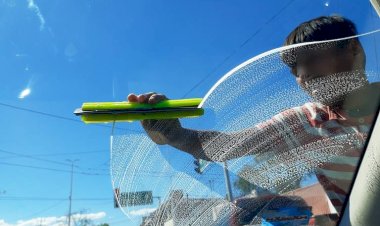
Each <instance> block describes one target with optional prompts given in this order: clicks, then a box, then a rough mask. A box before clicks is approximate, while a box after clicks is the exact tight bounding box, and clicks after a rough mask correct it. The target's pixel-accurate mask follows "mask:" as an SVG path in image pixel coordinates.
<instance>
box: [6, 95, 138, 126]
mask: <svg viewBox="0 0 380 226" xmlns="http://www.w3.org/2000/svg"><path fill="white" fill-rule="evenodd" d="M0 106H3V107H7V108H12V109H15V110H20V111H25V112H30V113H34V114H39V115H43V116H47V117H51V118H56V119H61V120H66V121H70V122H76V123H83V122H82V121H81V120H78V119H73V118H69V117H65V116H61V115H56V114H51V113H47V112H42V111H36V110H32V109H29V108H23V107H18V106H14V105H11V104H6V103H1V102H0ZM92 125H93V126H98V127H106V128H112V126H109V125H103V124H92ZM114 128H115V129H117V130H126V131H130V132H135V133H142V131H138V130H131V129H124V128H120V127H114Z"/></svg>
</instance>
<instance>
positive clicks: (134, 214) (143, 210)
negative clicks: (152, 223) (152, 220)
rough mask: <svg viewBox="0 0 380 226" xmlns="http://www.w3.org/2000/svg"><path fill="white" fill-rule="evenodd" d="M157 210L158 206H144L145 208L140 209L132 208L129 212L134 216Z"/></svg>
mask: <svg viewBox="0 0 380 226" xmlns="http://www.w3.org/2000/svg"><path fill="white" fill-rule="evenodd" d="M155 210H156V208H144V209H139V210H132V211H130V212H129V214H130V215H133V216H144V215H147V214H149V213H151V212H153V211H155Z"/></svg>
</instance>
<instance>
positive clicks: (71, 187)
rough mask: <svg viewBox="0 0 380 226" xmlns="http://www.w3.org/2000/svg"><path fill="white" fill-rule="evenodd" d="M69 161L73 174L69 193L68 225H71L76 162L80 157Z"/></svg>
mask: <svg viewBox="0 0 380 226" xmlns="http://www.w3.org/2000/svg"><path fill="white" fill-rule="evenodd" d="M67 161H68V162H70V163H71V176H70V195H69V215H68V218H69V219H68V222H69V223H68V226H71V201H72V197H73V176H74V162H76V161H78V159H75V160H71V159H67Z"/></svg>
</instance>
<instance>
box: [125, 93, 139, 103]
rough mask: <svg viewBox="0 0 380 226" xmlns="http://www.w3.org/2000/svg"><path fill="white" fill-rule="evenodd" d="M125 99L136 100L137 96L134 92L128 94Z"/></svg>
mask: <svg viewBox="0 0 380 226" xmlns="http://www.w3.org/2000/svg"><path fill="white" fill-rule="evenodd" d="M127 100H128V101H129V102H137V96H136V94H134V93H131V94H129V95H128V98H127Z"/></svg>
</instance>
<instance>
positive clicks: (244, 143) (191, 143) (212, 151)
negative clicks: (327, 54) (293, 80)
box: [167, 110, 303, 161]
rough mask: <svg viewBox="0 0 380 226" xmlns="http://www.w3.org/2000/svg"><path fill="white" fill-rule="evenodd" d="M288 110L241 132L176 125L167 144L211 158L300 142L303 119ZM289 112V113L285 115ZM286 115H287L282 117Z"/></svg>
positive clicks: (228, 156) (224, 159) (249, 152)
mask: <svg viewBox="0 0 380 226" xmlns="http://www.w3.org/2000/svg"><path fill="white" fill-rule="evenodd" d="M292 111H293V110H288V111H286V112H283V113H281V114H279V115H277V116H275V117H273V118H272V119H270V120H268V121H266V122H263V123H260V124H257V125H255V126H253V127H251V128H248V129H245V130H241V131H238V132H231V133H226V132H219V131H202V130H193V129H188V128H182V127H179V128H176V129H174V130H173V131H172V132H170V133H168V134H167V144H168V145H171V146H173V147H175V148H177V149H179V150H181V151H184V152H187V153H189V154H191V155H193V156H194V157H195V158H198V159H204V160H208V161H226V160H230V159H234V158H238V157H242V156H246V155H253V154H260V153H266V152H268V151H273V150H289V149H291V148H295V147H296V146H297V145H299V141H300V140H299V139H300V137H302V136H303V134H295V133H294V132H295V131H300V129H302V127H303V125H302V121H301V120H299V118H298V117H297V116H296V115H295V113H296V112H292ZM286 114H287V115H286ZM284 115H286V116H285V117H286V118H281V117H284Z"/></svg>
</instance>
